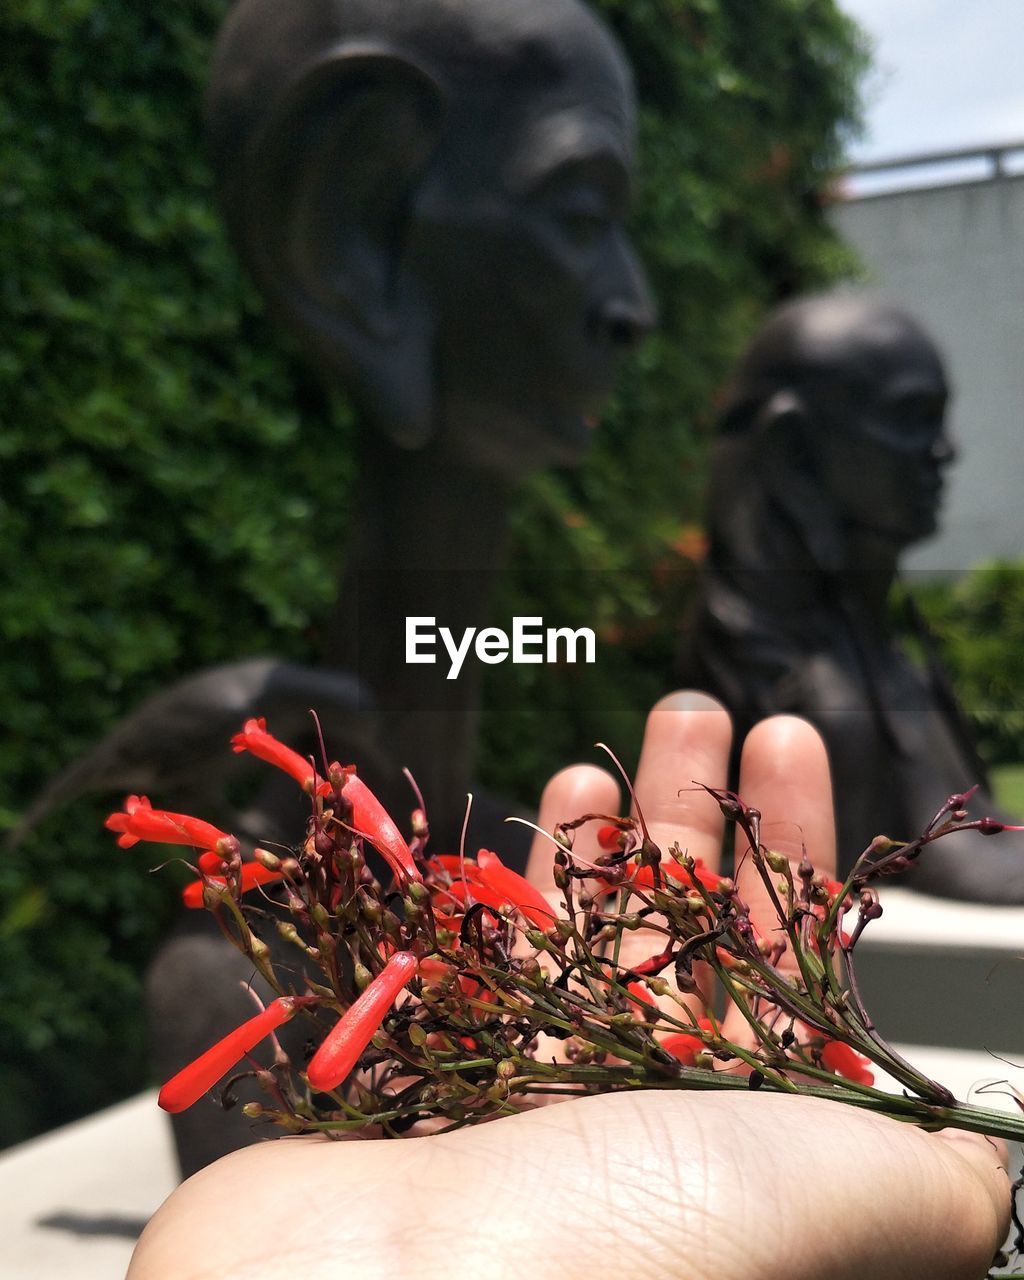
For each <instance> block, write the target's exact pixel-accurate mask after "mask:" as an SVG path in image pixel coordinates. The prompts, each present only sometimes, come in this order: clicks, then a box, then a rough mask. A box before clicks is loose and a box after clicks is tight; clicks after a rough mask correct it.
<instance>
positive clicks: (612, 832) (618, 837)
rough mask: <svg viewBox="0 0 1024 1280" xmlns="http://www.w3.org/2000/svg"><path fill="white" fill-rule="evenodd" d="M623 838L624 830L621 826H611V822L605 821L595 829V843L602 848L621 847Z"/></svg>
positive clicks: (612, 849)
mask: <svg viewBox="0 0 1024 1280" xmlns="http://www.w3.org/2000/svg"><path fill="white" fill-rule="evenodd" d="M625 838H626V833H625V831H623V829H622V828H621V827H616V826H613V825H612V824H611V823H607V824H606V825H605V826H603V827H598V829H597V843H598V844H599V845H600V846H601V848H602V849H608V850H611V851H615V850H617V849H621V848H622V845H623V843H624V841H625Z"/></svg>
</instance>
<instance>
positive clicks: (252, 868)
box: [181, 862, 284, 909]
mask: <svg viewBox="0 0 1024 1280" xmlns="http://www.w3.org/2000/svg"><path fill="white" fill-rule="evenodd" d="M283 879H284V872H283V871H268V870H267V868H266V867H263V866H261V865H260V864H259V863H258V862H245V863H243V864H242V884H241V891H242V893H248V892H249V890H250V889H255V888H257V887H258V886H259V885H261V884H275V883H276V882H277V881H278V880H283ZM207 884H213V885H226V884H227V881H226V880H225V879H224V877H223V876H207V877H206V880H205V881H203V880H193V881H192V883H191V884H187V885H186V886H185V888H184V889H182V891H181V899H182V901H183V902H184V904H185V906H186V907H192V908H193V909H196V908H199V907H202V906H203V889H204V888H205V887H206V885H207Z"/></svg>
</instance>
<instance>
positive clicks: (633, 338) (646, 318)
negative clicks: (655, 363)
mask: <svg viewBox="0 0 1024 1280" xmlns="http://www.w3.org/2000/svg"><path fill="white" fill-rule="evenodd" d="M655 323H656V318H655V315H654V308H653V307H652V306H651V304H650V302H649V301H648V299H647V298H641V297H637V298H636V299H629V298H610V299H609V300H608V301H607V302H605V303H604V304H602V305H601V306H600V307H599V308H598V309H597V313H596V315H595V316H594V326H593V327H594V330H595V334H594V336H595V337H596V338H598V339H599V340H600V341H603V342H607V343H609V345H611V346H613V347H616V348H617V349H618V350H620V351H631V350H632V349H633V348H634V347H635V346H637V345H638V344H639V343H640V341H641V340H642V339H643V338H645V337H646V336H647V335H648V334H649V333H650V332H651V330H652V329H653V328H654V326H655Z"/></svg>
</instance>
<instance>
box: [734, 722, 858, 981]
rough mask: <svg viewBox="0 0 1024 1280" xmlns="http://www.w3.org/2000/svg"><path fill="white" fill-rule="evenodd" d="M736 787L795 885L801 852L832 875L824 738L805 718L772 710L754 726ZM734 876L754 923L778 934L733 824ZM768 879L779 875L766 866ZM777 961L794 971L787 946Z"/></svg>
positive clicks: (766, 898) (829, 784)
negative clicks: (786, 865) (787, 864)
mask: <svg viewBox="0 0 1024 1280" xmlns="http://www.w3.org/2000/svg"><path fill="white" fill-rule="evenodd" d="M739 794H740V796H741V797H742V798H743V800H744V802H745V803H746V804H747V805H749V806H750V807H752V808H755V809H758V810H760V813H761V840H762V843H764V844H765V845H766V846H767V847H768V848H769V849H773V850H777V851H778V852H780V853H783V854H785V855H786V857H787V858H788V859H789V862H790V866H791V868H792V872H793V876H794V879H795V880H796V885H797V888H799V885H800V881H799V879H798V878H797V872H796V868H797V865H798V863H799V862H800V860H801V859H802V858H803V856H804V854H805V853H806V855H807V857H808V858H809V859H810V861H811V862H812V863H813V864H814V867H815V869H816V870H818V871H821V872H823V873H824V874H825V875H827V876H832V875H834V873H835V863H836V841H835V821H834V818H833V814H832V781H831V777H830V774H829V767H828V755H827V753H826V751H825V744H824V743H823V742H822V740H821V736H820V734H819V733H818V731H817V730H816V729H815V728H814V727H813V726H812V725H810V724H808V722H807V721H806V720H801V719H799V718H797V717H796V716H775V717H773V718H772V719H770V720H762V721H761V723H760V724H758V725H755V726H754V728H753V729H752V730H751V731H750V733H749V734H748V735H747V740H746V742H745V743H744V744H743V755H742V758H741V761H740V783H739ZM745 855H746V856H745ZM735 878H736V884H737V889H738V891H739V896H740V898H741V899H742V900H743V901H744V902H745V903H746V904H747V905H748V906H749V908H750V918H751V920H752V922H753V924H754V927H755V929H757V931H758V932H759V934H760V935H761V936H762V937H766V938H768V939H770V940H771V941H776V940H779V939H781V937H782V936H784V935H782V934H781V933H780V930H781V928H782V926H781V923H780V921H779V917H778V913H777V911H776V910H775V907H774V905H773V903H772V898H771V895H770V893H769V890H768V888H767V886H766V885H765V883H764V881H763V880H762V878H761V876H760V874H759V872H758V871H757V868H756V867H755V865H754V861H753V859H752V858H751V857H750V856H749V854H748V852H747V842H746V838H745V837H744V836H743V834H742V833H741V832H740V831H738V830H737V833H736V877H735ZM768 878H769V880H770V882H771V883H772V884H773V885H774V884H776V883H777V882H781V880H782V877H781V876H780V875H777V874H773V873H771V872H769V876H768ZM784 905H785V902H784V900H783V906H784ZM779 968H780V969H782V970H783V972H793V971H794V970H795V968H796V961H795V958H794V957H793V955H792V952H791V951H790V950H789V949H787V951H786V952H785V953H784V954H783V956H782V958H781V959H780V961H779Z"/></svg>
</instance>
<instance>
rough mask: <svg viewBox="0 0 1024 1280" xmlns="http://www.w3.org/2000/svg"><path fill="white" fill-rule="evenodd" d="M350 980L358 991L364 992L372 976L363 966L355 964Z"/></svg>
mask: <svg viewBox="0 0 1024 1280" xmlns="http://www.w3.org/2000/svg"><path fill="white" fill-rule="evenodd" d="M352 980H353V982H354V983H355V984H356V986H357V987H358V989H359V990H360V991H365V990H366V988H367V987H368V986H369V985H370V983H371V982H372V981H373V974H372V973H371V972H370V971H369V969H367V967H366V965H365V964H356V965H355V967H354V968H353V970H352Z"/></svg>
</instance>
